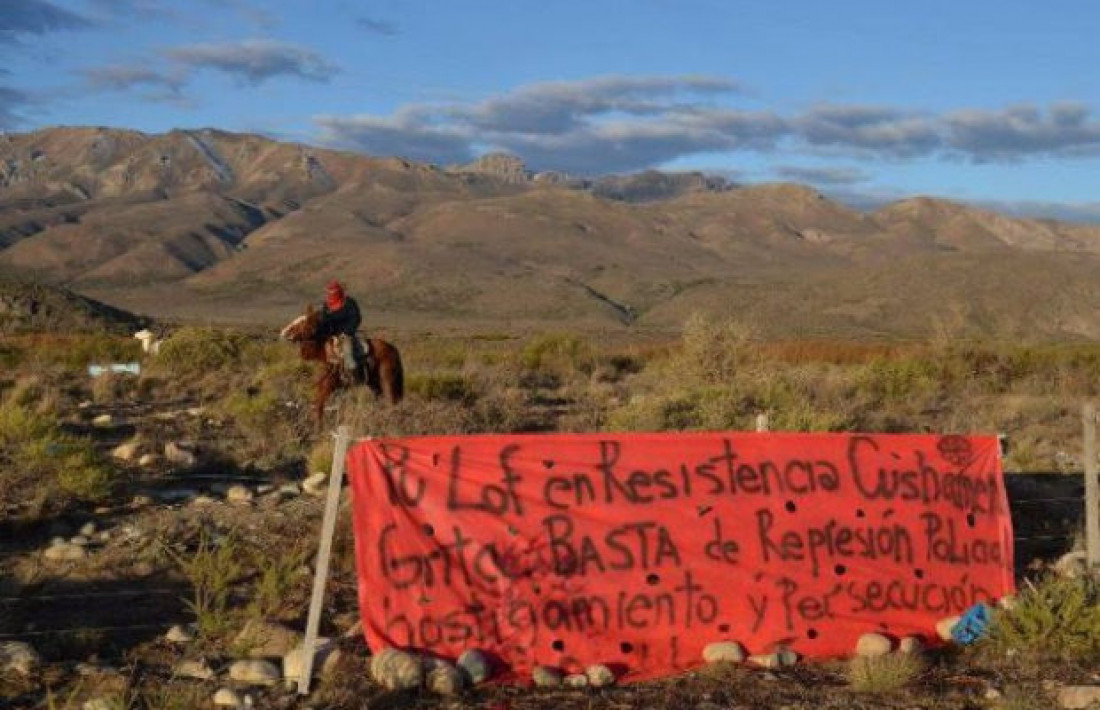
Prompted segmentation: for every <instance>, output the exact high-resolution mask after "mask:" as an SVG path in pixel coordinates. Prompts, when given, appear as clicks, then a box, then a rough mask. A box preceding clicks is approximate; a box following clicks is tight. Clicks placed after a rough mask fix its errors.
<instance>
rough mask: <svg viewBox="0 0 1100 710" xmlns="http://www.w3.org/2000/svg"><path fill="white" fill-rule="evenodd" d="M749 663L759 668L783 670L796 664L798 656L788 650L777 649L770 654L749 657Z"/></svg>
mask: <svg viewBox="0 0 1100 710" xmlns="http://www.w3.org/2000/svg"><path fill="white" fill-rule="evenodd" d="M749 663H752V664H754V665H757V666H760V667H761V668H783V667H786V666H793V665H794V664H796V663H798V654H797V653H795V652H794V651H792V650H790V649H789V648H782V647H781V648H778V649H776V650H775V651H774V652H772V653H762V654H758V655H755V656H749Z"/></svg>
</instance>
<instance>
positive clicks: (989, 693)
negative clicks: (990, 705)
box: [985, 685, 1004, 700]
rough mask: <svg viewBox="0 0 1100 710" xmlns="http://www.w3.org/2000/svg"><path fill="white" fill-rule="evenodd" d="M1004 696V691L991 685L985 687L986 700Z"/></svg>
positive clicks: (998, 698)
mask: <svg viewBox="0 0 1100 710" xmlns="http://www.w3.org/2000/svg"><path fill="white" fill-rule="evenodd" d="M1003 697H1004V693H1002V692H1001V691H1000V690H998V689H996V688H994V687H993V686H992V685H991V686H989V687H988V688H986V689H985V699H986V700H1000V699H1001V698H1003Z"/></svg>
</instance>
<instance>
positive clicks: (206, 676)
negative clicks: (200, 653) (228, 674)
mask: <svg viewBox="0 0 1100 710" xmlns="http://www.w3.org/2000/svg"><path fill="white" fill-rule="evenodd" d="M175 674H176V675H177V676H179V677H180V678H194V679H195V680H210V679H211V678H213V677H214V670H213V669H212V668H211V667H210V665H209V664H208V663H207V662H206V659H200V660H198V661H180V662H179V663H177V664H176V668H175Z"/></svg>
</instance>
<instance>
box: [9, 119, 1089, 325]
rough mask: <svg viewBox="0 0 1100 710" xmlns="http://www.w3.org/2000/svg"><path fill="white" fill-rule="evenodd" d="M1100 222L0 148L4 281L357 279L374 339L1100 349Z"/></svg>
mask: <svg viewBox="0 0 1100 710" xmlns="http://www.w3.org/2000/svg"><path fill="white" fill-rule="evenodd" d="M1098 266H1100V226H1092V225H1079V224H1070V223H1064V222H1057V221H1053V220H1045V219H1017V218H1010V217H1008V216H1005V215H1002V214H998V213H995V212H991V211H988V210H984V209H979V208H975V207H971V206H967V205H963V204H959V203H954V202H949V201H945V200H938V199H929V198H915V199H909V200H903V201H900V202H896V203H893V204H890V205H887V206H885V207H883V208H881V209H878V210H876V211H873V212H864V211H860V210H856V209H853V208H850V207H847V206H845V205H843V204H840V203H838V202H835V201H832V200H829V199H827V198H826V197H824V196H823V195H821V194H819V193H818V192H816V191H814V190H812V189H810V188H807V187H804V186H799V185H794V184H786V183H782V184H767V185H749V186H740V185H734V184H732V183H729V182H727V181H725V180H723V179H720V178H714V177H710V176H705V175H702V174H698V173H662V172H657V171H648V172H645V173H640V174H635V175H627V176H610V177H605V178H577V177H572V176H567V175H561V174H550V173H533V172H531V171H529V170H527V169H526V167H525V166H524V165H523V163H522V162H520V161H519V160H518V159H517V158H515V157H514V156H506V155H490V156H486V157H485V158H482V159H481V160H479V161H477V162H475V163H473V164H470V165H462V166H435V165H429V164H423V163H416V162H411V161H407V160H402V159H400V158H390V157H372V156H365V155H361V154H356V153H349V152H341V151H335V150H327V149H323V148H317V147H312V146H306V145H298V144H292V143H286V142H279V141H274V140H270V139H267V138H263V137H259V136H255V135H245V134H233V133H226V132H222V131H216V130H177V131H172V132H170V133H166V134H161V135H150V134H143V133H139V132H135V131H127V130H119V129H109V128H50V129H43V130H39V131H35V132H32V133H23V134H0V271H4V272H8V273H14V274H16V275H18V276H19V277H21V278H23V279H27V278H34V279H39V280H41V281H44V282H49V283H53V284H58V285H63V286H65V287H67V288H69V289H72V290H74V291H77V292H79V293H81V294H84V295H87V296H89V297H92V298H95V299H97V300H99V301H103V302H105V303H110V304H112V305H114V306H119V307H123V308H127V309H129V310H134V311H137V312H140V313H143V314H148V315H152V316H157V317H161V318H180V319H191V320H207V321H219V322H242V323H243V322H264V323H272V324H274V323H277V322H281V321H285V320H289V319H290V318H292V317H293V316H294V315H295V314H297V313H298V312H300V310H301V309H302V307H303V306H304V304H305V303H307V302H310V301H313V302H315V301H317V300H318V299H319V298H320V297H321V294H322V292H323V285H324V284H325V283H326V282H327V281H328V280H330V279H332V278H339V279H341V280H343V281H344V282H345V283H346V284H347V286H348V289H349V291H350V292H351V293H352V294H353V295H355V296H356V297H357V298H358V300H359V302H360V305H361V306H362V308H363V310H364V312H365V323H364V325H365V327H366V328H367V329H375V328H381V329H384V330H404V329H408V330H433V331H450V330H456V331H466V332H512V331H529V330H547V329H551V330H565V329H573V330H584V331H636V332H656V333H668V332H674V331H675V330H677V329H678V328H679V327H680V326H681V325H682V324H683V322H684V320H685V319H686V318H687V317H688V316H689V315H690V314H691V313H693V312H702V313H705V314H709V315H712V316H714V317H715V318H726V317H735V318H738V319H741V320H743V321H746V322H748V323H750V324H751V325H753V326H754V327H755V328H756V329H757V330H758V331H759V332H760V333H761V334H763V335H767V336H771V337H783V338H887V339H896V338H918V337H926V336H927V335H928V334H929V333H932V332H940V333H942V332H945V331H946V332H950V333H953V334H955V335H958V336H959V337H962V336H982V337H994V338H1001V339H1027V340H1081V339H1095V338H1098V337H1100V316H1098V315H1097V314H1100V269H1098V268H1097V267H1098Z"/></svg>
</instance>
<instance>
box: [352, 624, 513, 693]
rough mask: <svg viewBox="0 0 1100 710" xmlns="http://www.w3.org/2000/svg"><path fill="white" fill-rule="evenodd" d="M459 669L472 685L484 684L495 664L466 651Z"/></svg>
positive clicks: (480, 655) (475, 653)
mask: <svg viewBox="0 0 1100 710" xmlns="http://www.w3.org/2000/svg"><path fill="white" fill-rule="evenodd" d="M354 630H355V632H356V633H357V634H359V633H362V630H361V628H360V627H359V626H356V627H355V629H354ZM458 667H459V669H460V670H461V671H463V672H464V673H465V674H466V677H467V678H469V680H470V684H471V685H477V684H478V683H484V682H485V681H487V680H489V677H490V676H492V675H493V664H492V663H490V662H489V659H488V658H487V657H486V656H485V654H484V653H482V652H481V651H479V650H477V649H476V648H470V649H466V650H465V651H463V652H462V655H461V656H459V657H458Z"/></svg>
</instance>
